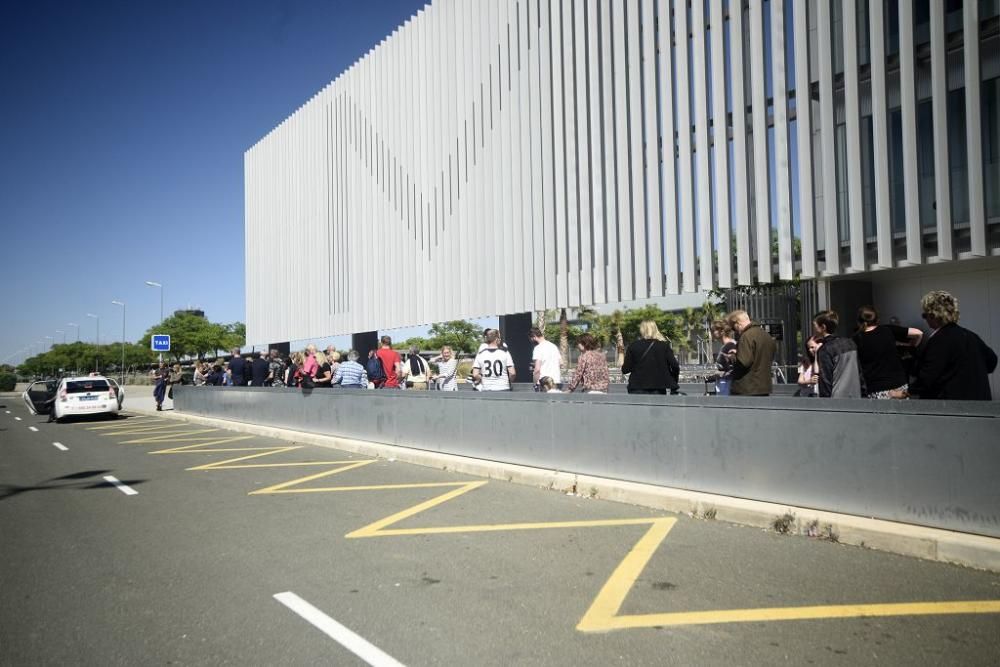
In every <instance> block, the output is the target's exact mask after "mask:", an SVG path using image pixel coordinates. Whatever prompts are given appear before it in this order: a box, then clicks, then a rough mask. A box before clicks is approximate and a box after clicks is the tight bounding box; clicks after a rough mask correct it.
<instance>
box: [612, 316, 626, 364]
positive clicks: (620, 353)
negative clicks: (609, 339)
mask: <svg viewBox="0 0 1000 667" xmlns="http://www.w3.org/2000/svg"><path fill="white" fill-rule="evenodd" d="M624 319H625V318H624V316H623V315H622V311H620V310H616V311H615V312H613V313H611V326H612V328H613V329H614V332H615V352H616V354H615V365H616V366H618V367H619V368H621V367H622V365H623V364H624V363H625V337H624V336H622V324H623V322H624Z"/></svg>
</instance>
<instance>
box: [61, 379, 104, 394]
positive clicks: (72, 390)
mask: <svg viewBox="0 0 1000 667" xmlns="http://www.w3.org/2000/svg"><path fill="white" fill-rule="evenodd" d="M88 391H108V381H107V380H73V381H70V382H67V383H66V393H67V394H84V393H86V392H88Z"/></svg>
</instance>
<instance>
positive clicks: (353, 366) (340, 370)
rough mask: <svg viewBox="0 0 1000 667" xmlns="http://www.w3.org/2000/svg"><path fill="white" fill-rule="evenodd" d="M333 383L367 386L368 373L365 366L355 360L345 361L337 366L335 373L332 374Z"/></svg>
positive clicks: (345, 385) (365, 387) (348, 385)
mask: <svg viewBox="0 0 1000 667" xmlns="http://www.w3.org/2000/svg"><path fill="white" fill-rule="evenodd" d="M333 383H334V384H339V385H340V386H341V387H362V388H364V389H367V388H368V373H367V371H365V367H364V366H362V365H361V364H359V363H358V362H356V361H345V362H343V363H342V364H340V366H338V367H337V374H336V375H334V376H333Z"/></svg>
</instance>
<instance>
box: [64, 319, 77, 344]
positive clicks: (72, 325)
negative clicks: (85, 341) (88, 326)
mask: <svg viewBox="0 0 1000 667" xmlns="http://www.w3.org/2000/svg"><path fill="white" fill-rule="evenodd" d="M66 326H68V327H76V341H77V342H80V325H79V324H77V323H76V322H67V323H66Z"/></svg>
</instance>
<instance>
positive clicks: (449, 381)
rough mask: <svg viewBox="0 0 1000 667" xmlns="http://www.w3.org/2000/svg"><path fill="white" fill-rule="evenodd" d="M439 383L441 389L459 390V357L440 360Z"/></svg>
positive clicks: (438, 365)
mask: <svg viewBox="0 0 1000 667" xmlns="http://www.w3.org/2000/svg"><path fill="white" fill-rule="evenodd" d="M437 367H438V384H439V387H438V388H439V389H441V391H457V390H458V377H457V374H456V371H458V359H456V358H455V357H452V358H451V359H449V360H448V361H444V360H441V361H438V362H437Z"/></svg>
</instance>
